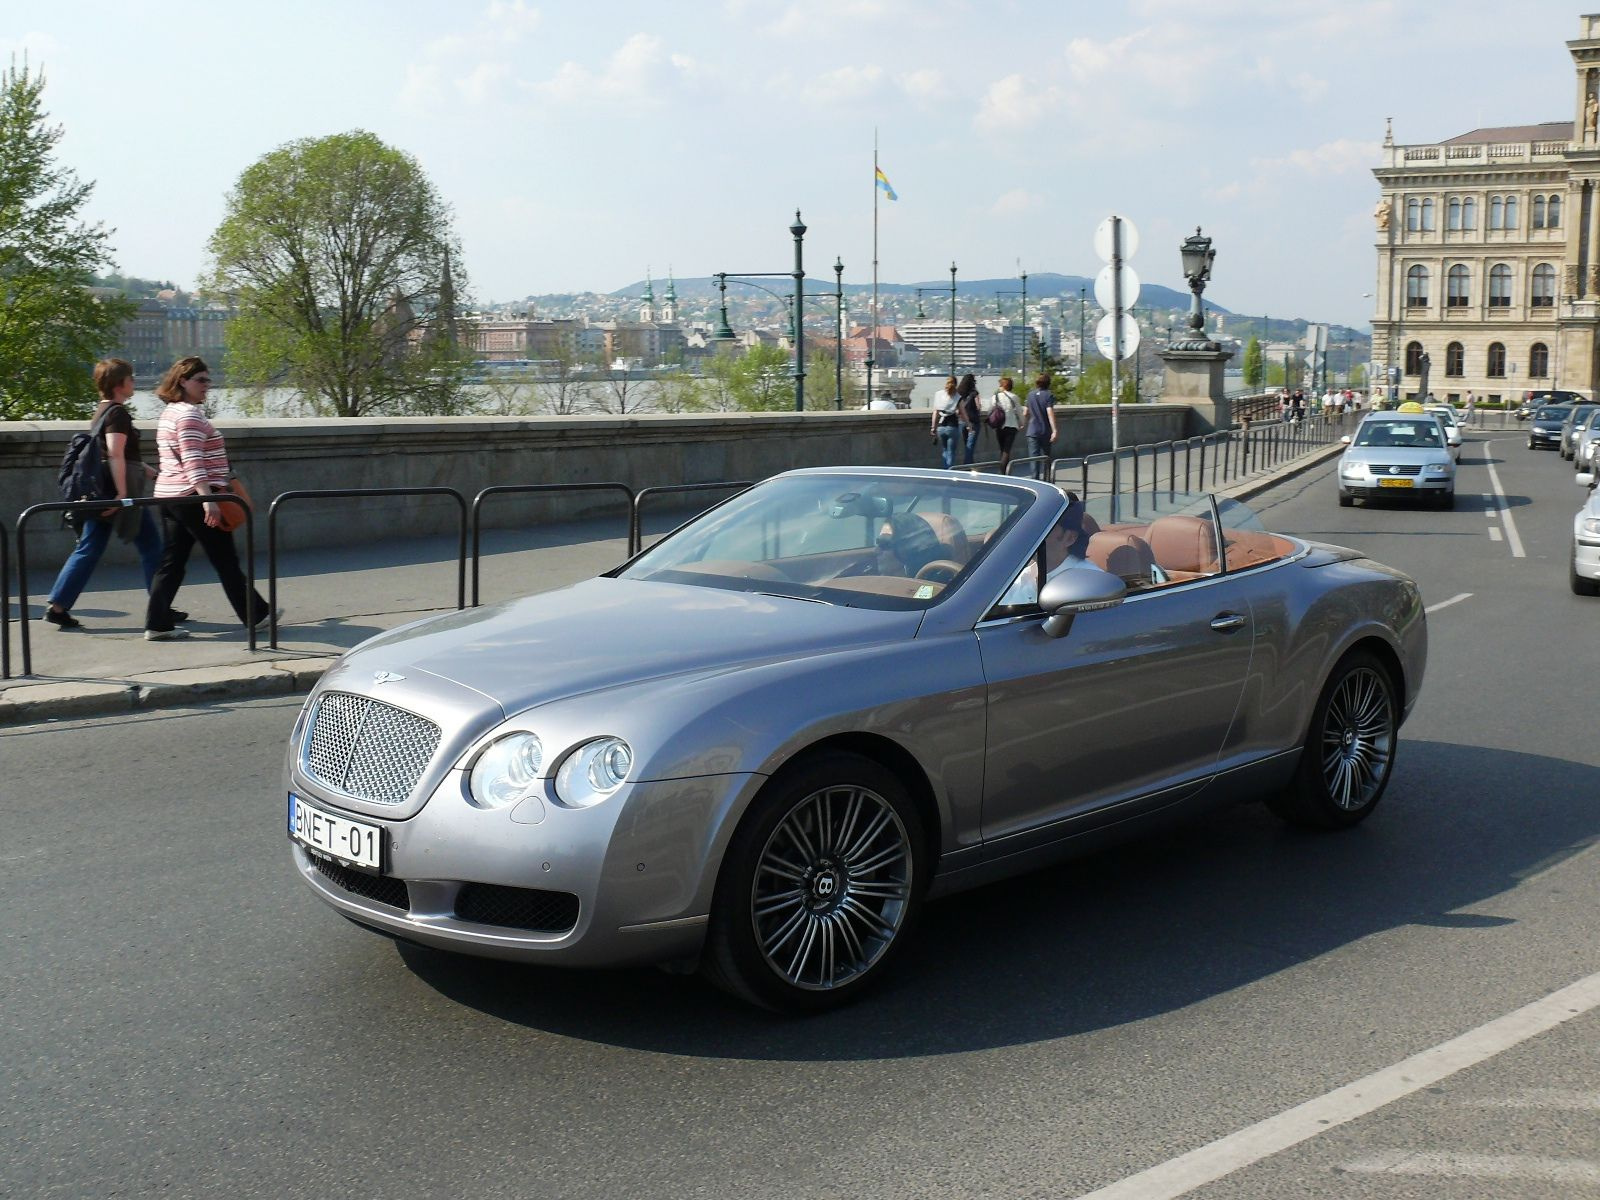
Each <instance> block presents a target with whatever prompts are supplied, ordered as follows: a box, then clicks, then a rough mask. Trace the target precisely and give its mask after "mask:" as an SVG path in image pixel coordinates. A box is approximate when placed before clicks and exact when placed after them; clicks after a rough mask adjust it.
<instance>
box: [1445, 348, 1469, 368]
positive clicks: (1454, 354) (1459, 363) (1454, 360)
mask: <svg viewBox="0 0 1600 1200" xmlns="http://www.w3.org/2000/svg"><path fill="white" fill-rule="evenodd" d="M1466 369H1467V355H1466V351H1464V350H1463V349H1462V348H1461V343H1460V342H1451V343H1450V344H1449V345H1448V346H1446V347H1445V348H1444V373H1445V374H1446V375H1464V374H1466Z"/></svg>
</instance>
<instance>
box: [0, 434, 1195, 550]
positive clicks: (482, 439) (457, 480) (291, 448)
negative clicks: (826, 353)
mask: <svg viewBox="0 0 1600 1200" xmlns="http://www.w3.org/2000/svg"><path fill="white" fill-rule="evenodd" d="M1191 412H1192V410H1191V409H1189V408H1188V407H1187V406H1185V405H1140V406H1138V407H1136V408H1135V407H1130V408H1127V409H1124V410H1123V413H1122V417H1121V433H1122V440H1123V442H1124V443H1125V444H1132V443H1136V442H1154V441H1162V440H1165V439H1168V438H1172V437H1180V436H1185V434H1186V432H1187V430H1188V422H1189V420H1190V414H1191ZM928 420H929V415H928V411H927V410H926V409H912V410H906V411H898V412H871V413H866V412H842V413H841V412H808V413H739V414H728V413H712V414H689V415H664V414H647V415H641V416H630V417H611V416H574V417H517V418H510V417H452V418H433V417H400V418H388V419H378V420H363V419H356V420H342V419H333V418H329V419H315V418H307V419H301V420H270V421H243V420H240V421H231V420H219V421H218V422H217V427H218V429H220V430H221V431H222V434H223V436H224V437H225V438H226V440H227V445H228V454H229V458H230V460H231V461H232V463H233V464H234V466H235V467H236V468H237V469H238V472H239V474H240V476H241V477H242V478H243V479H244V480H245V482H246V483H247V484H248V486H249V488H250V491H251V493H252V494H253V495H254V497H255V498H256V500H257V502H258V504H260V505H261V511H260V512H259V514H258V516H259V517H261V518H263V519H262V520H261V521H260V522H259V523H258V526H257V545H258V546H264V545H265V538H266V530H265V521H264V518H265V506H266V503H267V502H268V501H270V500H271V498H272V497H274V496H276V495H279V494H280V493H283V492H287V491H296V490H302V489H305V490H311V489H322V488H386V487H450V488H455V489H456V490H457V491H459V492H461V493H462V494H463V495H464V496H465V497H466V498H467V500H468V502H469V503H470V501H471V499H472V497H473V496H474V495H475V494H476V493H477V492H479V491H481V490H482V489H483V488H486V487H490V486H493V485H498V484H518V483H608V482H617V483H624V484H627V485H628V486H629V487H631V488H633V489H634V490H635V491H637V490H639V489H641V488H645V487H656V486H661V485H665V484H677V483H704V482H711V481H716V480H736V479H750V480H757V479H764V478H766V477H767V476H769V475H775V474H777V473H779V472H781V471H787V470H791V469H793V468H796V467H810V466H849V465H857V464H859V465H874V466H931V465H936V464H937V462H938V451H937V448H936V447H935V446H934V445H933V443H932V441H931V439H930V438H929V436H928ZM1057 421H1058V425H1059V428H1060V434H1061V436H1060V438H1059V439H1058V441H1057V443H1056V453H1057V454H1058V455H1061V456H1070V455H1078V454H1086V453H1090V452H1093V451H1096V450H1104V449H1107V448H1108V447H1109V446H1110V441H1111V415H1110V410H1109V409H1107V408H1091V407H1083V408H1076V407H1069V408H1061V409H1058V410H1057ZM151 425H152V423H151V422H143V423H142V428H143V431H144V433H145V449H146V451H147V454H150V455H152V456H153V451H154V444H153V443H154V437H153V430H152V429H151ZM82 427H83V426H82V424H81V423H80V422H74V421H36V422H0V524H3V525H4V527H5V530H6V532H7V535H8V536H9V537H14V536H15V532H16V520H17V515H18V514H19V513H20V512H22V511H23V510H24V509H25V508H27V507H28V506H29V505H31V504H37V503H40V502H43V501H47V500H54V499H56V498H57V497H56V494H55V474H56V468H57V466H58V464H59V463H60V461H61V456H62V454H63V453H64V452H65V450H66V446H67V442H68V441H69V440H70V439H71V437H72V435H73V434H74V433H76V432H77V431H78V430H80V429H81V428H82ZM1016 453H1017V454H1019V455H1021V454H1024V453H1026V450H1025V448H1024V446H1023V445H1022V444H1021V442H1020V439H1019V444H1018V446H1017V447H1016ZM995 454H996V451H995V442H994V439H993V438H992V437H991V436H990V435H989V434H988V433H985V435H984V439H983V442H982V443H981V445H980V448H979V457H980V458H993V457H995ZM456 511H457V510H456V508H455V505H454V502H453V501H450V500H448V499H443V498H439V497H410V498H395V499H383V500H372V499H360V500H306V501H296V502H294V503H293V504H292V506H286V507H285V509H284V512H283V515H282V516H281V517H280V527H281V530H282V536H283V537H284V539H285V541H286V542H287V543H289V544H292V545H295V546H316V545H338V544H341V543H344V542H351V541H362V540H368V539H373V538H390V537H395V536H399V535H401V534H405V533H416V534H424V533H430V534H431V533H441V532H448V531H451V530H453V529H454V528H455V527H456V526H455V521H456V515H455V514H456ZM537 511H538V516H537V517H531V516H530V509H529V507H528V506H527V503H526V502H521V503H519V502H516V501H511V500H506V501H503V502H495V503H494V504H492V505H486V506H485V510H484V524H485V526H487V527H508V526H512V525H516V524H519V523H525V522H526V521H528V520H530V519H548V520H567V519H576V518H582V517H589V516H599V515H604V514H607V513H618V512H620V511H621V508H620V505H619V504H618V502H617V500H616V499H615V498H613V497H608V496H605V495H604V494H603V493H594V494H584V493H578V494H576V495H573V496H570V497H561V498H559V499H550V500H541V501H540V502H539V507H538V510H537ZM29 541H30V551H32V550H33V549H34V548H35V547H37V551H38V552H37V553H30V555H29V558H30V568H33V567H40V566H44V567H53V566H54V565H56V564H58V563H59V562H60V560H61V559H62V557H63V556H64V555H65V552H66V549H67V548H69V547H70V543H71V535H70V534H69V533H68V532H67V531H65V530H62V529H61V527H60V519H59V518H58V517H55V516H53V515H46V516H41V517H37V518H35V519H34V520H33V522H31V523H30V528H29ZM14 544H15V543H13V545H14ZM128 553H129V552H128V550H127V548H125V547H119V546H118V545H117V544H116V543H115V542H113V544H112V555H113V558H114V559H116V560H126V558H127V557H128Z"/></svg>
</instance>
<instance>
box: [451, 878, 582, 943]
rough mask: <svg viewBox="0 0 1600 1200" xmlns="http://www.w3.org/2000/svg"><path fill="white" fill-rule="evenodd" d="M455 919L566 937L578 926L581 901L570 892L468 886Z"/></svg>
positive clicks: (479, 884)
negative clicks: (567, 933)
mask: <svg viewBox="0 0 1600 1200" xmlns="http://www.w3.org/2000/svg"><path fill="white" fill-rule="evenodd" d="M456 916H457V917H459V918H460V919H461V920H463V921H472V922H475V923H476V924H479V925H499V926H502V927H503V928H506V929H528V930H533V931H536V932H539V933H564V932H566V931H567V930H569V929H571V928H572V927H573V926H574V925H576V924H577V923H578V898H577V897H576V896H574V895H573V894H572V893H571V892H544V891H540V890H538V889H537V888H516V887H503V886H501V885H500V884H497V883H468V884H465V885H463V886H462V888H461V893H460V895H458V896H457V897H456Z"/></svg>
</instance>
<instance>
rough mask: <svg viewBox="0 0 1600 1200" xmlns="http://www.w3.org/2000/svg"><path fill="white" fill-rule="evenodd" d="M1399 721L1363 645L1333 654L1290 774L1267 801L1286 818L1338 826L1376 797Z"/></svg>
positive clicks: (1389, 688)
mask: <svg viewBox="0 0 1600 1200" xmlns="http://www.w3.org/2000/svg"><path fill="white" fill-rule="evenodd" d="M1399 728H1400V712H1399V705H1398V704H1397V703H1396V700H1395V685H1394V681H1393V680H1392V679H1391V678H1390V676H1389V672H1388V669H1387V668H1386V667H1385V666H1384V665H1383V663H1382V662H1380V661H1379V660H1378V658H1377V657H1376V656H1375V655H1373V654H1371V653H1370V652H1368V651H1365V650H1356V651H1352V652H1351V653H1350V654H1347V655H1345V657H1344V658H1342V659H1340V660H1339V665H1338V666H1336V667H1335V668H1334V669H1333V672H1332V674H1330V675H1329V676H1328V682H1327V684H1326V686H1324V687H1323V689H1322V695H1321V696H1320V697H1319V698H1318V699H1317V704H1316V707H1315V708H1314V709H1312V711H1311V727H1310V728H1309V729H1308V730H1307V731H1306V740H1305V746H1304V749H1303V750H1302V751H1301V754H1300V764H1299V766H1298V767H1296V768H1295V775H1294V779H1293V780H1292V781H1291V782H1290V784H1289V786H1288V787H1287V788H1285V789H1284V790H1283V791H1282V792H1281V793H1280V794H1279V795H1277V796H1275V797H1273V798H1272V799H1271V800H1269V801H1268V805H1269V807H1270V808H1271V809H1272V811H1273V812H1274V813H1276V814H1277V815H1278V816H1280V817H1282V818H1283V819H1284V820H1285V821H1288V822H1289V823H1290V824H1293V825H1305V826H1310V827H1312V828H1317V829H1345V828H1348V827H1349V826H1351V825H1354V824H1356V823H1357V822H1359V821H1362V820H1364V819H1365V818H1366V817H1367V816H1368V815H1369V814H1370V813H1371V812H1372V810H1373V809H1374V808H1376V807H1377V805H1378V801H1379V799H1380V798H1382V796H1383V791H1384V788H1386V787H1387V786H1388V784H1389V773H1390V771H1391V770H1392V769H1393V767H1394V752H1395V742H1396V739H1397V736H1398V733H1399Z"/></svg>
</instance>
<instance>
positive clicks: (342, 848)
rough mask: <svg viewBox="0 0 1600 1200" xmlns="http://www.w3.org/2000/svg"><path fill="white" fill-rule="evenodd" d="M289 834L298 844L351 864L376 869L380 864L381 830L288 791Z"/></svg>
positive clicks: (381, 853)
mask: <svg viewBox="0 0 1600 1200" xmlns="http://www.w3.org/2000/svg"><path fill="white" fill-rule="evenodd" d="M289 836H290V837H291V838H293V839H294V840H295V841H297V842H299V843H300V844H301V845H302V846H305V847H307V848H308V849H311V850H315V851H317V852H318V853H321V854H327V855H331V856H332V857H334V858H337V859H339V860H340V861H341V862H347V863H349V864H351V865H352V866H356V867H366V868H367V869H368V870H370V871H379V870H382V867H383V830H382V829H381V828H379V827H378V826H376V825H368V824H366V823H365V822H364V821H352V820H350V818H348V817H341V816H335V815H334V814H333V813H330V812H327V811H325V810H323V809H320V808H318V807H317V806H316V805H314V804H307V803H306V802H305V801H304V800H302V799H301V798H300V797H299V796H296V795H295V794H294V793H293V792H290V793H289Z"/></svg>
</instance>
